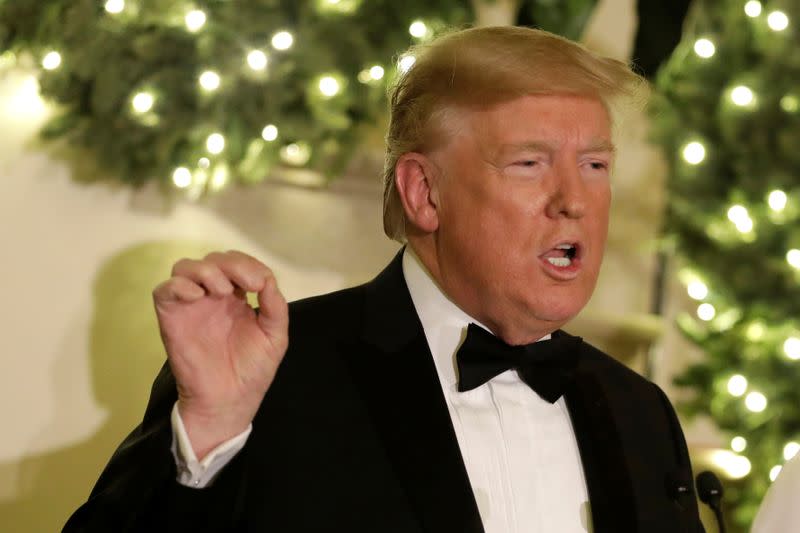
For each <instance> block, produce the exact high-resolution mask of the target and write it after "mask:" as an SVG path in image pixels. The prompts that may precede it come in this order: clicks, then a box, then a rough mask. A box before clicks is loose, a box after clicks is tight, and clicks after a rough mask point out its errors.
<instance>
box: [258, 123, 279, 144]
mask: <svg viewBox="0 0 800 533" xmlns="http://www.w3.org/2000/svg"><path fill="white" fill-rule="evenodd" d="M261 137H262V138H263V139H264V140H265V141H268V142H272V141H274V140H275V139H277V138H278V128H277V127H276V126H275V125H274V124H267V125H266V126H264V129H263V130H261Z"/></svg>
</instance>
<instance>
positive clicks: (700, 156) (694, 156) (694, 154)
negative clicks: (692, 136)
mask: <svg viewBox="0 0 800 533" xmlns="http://www.w3.org/2000/svg"><path fill="white" fill-rule="evenodd" d="M705 158H706V148H705V146H703V145H702V144H700V143H699V142H697V141H693V142H690V143H689V144H687V145H686V146H685V147H684V148H683V159H685V160H686V162H687V163H689V164H690V165H698V164H700V163H702V162H703V160H704V159H705Z"/></svg>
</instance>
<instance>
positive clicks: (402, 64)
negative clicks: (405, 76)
mask: <svg viewBox="0 0 800 533" xmlns="http://www.w3.org/2000/svg"><path fill="white" fill-rule="evenodd" d="M416 61H417V58H416V57H414V56H412V55H411V54H409V55H405V56H403V57H401V58H400V61H398V62H397V66H398V67H399V68H400V72H403V73H406V72H408V71H409V70H411V67H413V66H414V63H416Z"/></svg>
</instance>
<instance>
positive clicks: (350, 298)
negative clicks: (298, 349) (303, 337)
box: [289, 285, 366, 337]
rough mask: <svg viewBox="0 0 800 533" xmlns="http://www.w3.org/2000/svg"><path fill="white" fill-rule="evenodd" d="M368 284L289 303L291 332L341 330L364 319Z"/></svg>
mask: <svg viewBox="0 0 800 533" xmlns="http://www.w3.org/2000/svg"><path fill="white" fill-rule="evenodd" d="M365 292H366V285H358V286H355V287H349V288H347V289H342V290H338V291H335V292H331V293H327V294H321V295H318V296H311V297H308V298H303V299H301V300H296V301H293V302H290V303H289V333H290V337H292V334H293V333H299V334H302V333H303V332H305V331H307V330H309V329H314V330H315V331H317V332H318V333H322V332H334V331H341V330H342V329H343V328H345V329H350V328H353V327H356V326H358V324H360V323H361V322H362V320H363V318H362V317H363V314H364V311H363V309H364V296H365Z"/></svg>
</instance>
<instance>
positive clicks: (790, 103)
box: [781, 94, 800, 113]
mask: <svg viewBox="0 0 800 533" xmlns="http://www.w3.org/2000/svg"><path fill="white" fill-rule="evenodd" d="M781 109H783V110H784V111H786V112H787V113H797V111H798V109H800V100H798V99H797V97H796V96H795V95H793V94H787V95H784V97H783V98H781Z"/></svg>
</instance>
